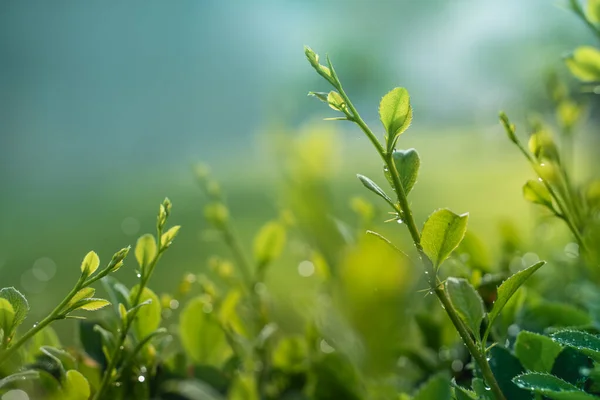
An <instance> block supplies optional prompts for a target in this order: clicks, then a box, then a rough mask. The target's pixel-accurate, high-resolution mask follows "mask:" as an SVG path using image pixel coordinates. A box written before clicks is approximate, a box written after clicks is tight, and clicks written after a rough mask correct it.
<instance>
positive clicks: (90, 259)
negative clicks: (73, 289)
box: [81, 251, 100, 276]
mask: <svg viewBox="0 0 600 400" xmlns="http://www.w3.org/2000/svg"><path fill="white" fill-rule="evenodd" d="M99 265H100V258H98V254H96V252H94V251H90V252H89V253H87V254H86V256H85V257H84V258H83V261H82V262H81V272H82V273H83V274H84V275H85V276H90V275H92V274H93V273H94V272H96V270H97V269H98V266H99Z"/></svg>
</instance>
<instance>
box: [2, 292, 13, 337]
mask: <svg viewBox="0 0 600 400" xmlns="http://www.w3.org/2000/svg"><path fill="white" fill-rule="evenodd" d="M14 322H15V309H14V308H13V306H12V304H10V302H9V301H8V300H6V299H3V298H0V329H2V334H3V336H5V337H6V341H8V339H9V338H10V336H11V335H12V332H13V325H14ZM2 340H3V341H4V340H5V339H4V337H3V338H2Z"/></svg>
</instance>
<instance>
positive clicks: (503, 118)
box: [499, 112, 519, 144]
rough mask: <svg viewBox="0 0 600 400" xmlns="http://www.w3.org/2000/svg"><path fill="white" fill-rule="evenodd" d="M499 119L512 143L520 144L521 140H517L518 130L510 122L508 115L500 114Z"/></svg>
mask: <svg viewBox="0 0 600 400" xmlns="http://www.w3.org/2000/svg"><path fill="white" fill-rule="evenodd" d="M499 118H500V122H502V126H503V127H504V130H505V131H506V135H507V136H508V138H509V139H510V141H511V142H513V143H514V144H518V143H519V139H517V133H516V132H517V128H516V126H515V124H513V123H511V122H510V120H509V119H508V115H506V114H505V113H504V112H500V115H499Z"/></svg>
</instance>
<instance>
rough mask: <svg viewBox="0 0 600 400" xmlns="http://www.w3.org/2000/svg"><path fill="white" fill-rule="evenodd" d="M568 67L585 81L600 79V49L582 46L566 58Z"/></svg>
mask: <svg viewBox="0 0 600 400" xmlns="http://www.w3.org/2000/svg"><path fill="white" fill-rule="evenodd" d="M566 63H567V67H569V69H570V70H571V73H572V74H573V75H575V77H577V78H579V79H580V80H582V81H584V82H595V81H600V51H599V50H598V49H596V48H595V47H591V46H581V47H579V48H577V49H576V50H575V51H574V52H573V55H571V56H570V57H568V58H567V59H566Z"/></svg>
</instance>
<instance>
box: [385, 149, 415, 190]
mask: <svg viewBox="0 0 600 400" xmlns="http://www.w3.org/2000/svg"><path fill="white" fill-rule="evenodd" d="M392 158H393V160H394V164H395V166H396V171H398V176H399V177H400V183H401V184H402V188H403V189H404V194H406V195H408V194H409V193H410V191H411V190H412V188H413V186H414V185H415V183H416V182H417V176H418V175H419V167H420V166H421V159H420V158H419V153H417V151H416V150H415V149H408V150H394V152H393V153H392ZM384 173H385V175H386V178H387V180H388V182H390V185H392V186H393V181H392V176H391V173H390V171H389V170H387V169H384Z"/></svg>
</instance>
